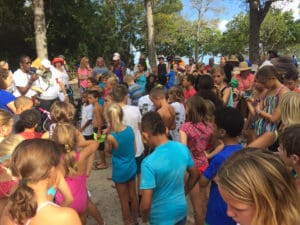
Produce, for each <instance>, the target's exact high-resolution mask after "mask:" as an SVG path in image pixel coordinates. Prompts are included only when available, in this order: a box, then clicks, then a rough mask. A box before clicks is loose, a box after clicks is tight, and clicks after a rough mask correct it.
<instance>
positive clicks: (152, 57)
mask: <svg viewBox="0 0 300 225" xmlns="http://www.w3.org/2000/svg"><path fill="white" fill-rule="evenodd" d="M145 8H146V13H147V27H148V57H149V62H150V66H151V69H152V71H155V69H156V67H157V63H156V49H155V42H154V22H153V13H152V5H151V0H145Z"/></svg>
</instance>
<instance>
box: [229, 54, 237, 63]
mask: <svg viewBox="0 0 300 225" xmlns="http://www.w3.org/2000/svg"><path fill="white" fill-rule="evenodd" d="M238 61H239V60H238V58H237V57H236V56H235V55H231V56H230V57H229V59H228V62H238Z"/></svg>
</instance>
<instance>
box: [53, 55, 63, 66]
mask: <svg viewBox="0 0 300 225" xmlns="http://www.w3.org/2000/svg"><path fill="white" fill-rule="evenodd" d="M55 63H61V64H64V63H65V60H64V59H63V58H60V57H55V58H54V59H53V60H52V65H55Z"/></svg>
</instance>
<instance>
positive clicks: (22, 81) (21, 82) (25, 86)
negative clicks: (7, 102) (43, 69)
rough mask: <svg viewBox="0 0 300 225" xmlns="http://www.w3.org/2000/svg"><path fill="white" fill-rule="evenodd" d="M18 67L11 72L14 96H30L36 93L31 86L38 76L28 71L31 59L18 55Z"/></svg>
mask: <svg viewBox="0 0 300 225" xmlns="http://www.w3.org/2000/svg"><path fill="white" fill-rule="evenodd" d="M19 63H20V68H19V69H18V70H16V71H15V72H14V74H13V82H14V86H15V91H14V93H13V94H14V96H16V97H19V96H27V97H30V98H31V97H32V96H34V95H36V94H37V93H36V92H35V91H33V90H32V89H31V88H32V87H33V86H34V85H36V82H35V81H36V80H37V79H38V76H37V75H36V74H34V73H32V72H30V66H31V59H30V57H29V56H21V57H20V61H19Z"/></svg>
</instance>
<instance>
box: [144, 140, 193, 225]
mask: <svg viewBox="0 0 300 225" xmlns="http://www.w3.org/2000/svg"><path fill="white" fill-rule="evenodd" d="M192 166H194V162H193V159H192V157H191V155H190V151H189V149H188V148H187V147H186V146H185V145H183V144H181V143H179V142H175V141H168V142H167V143H165V144H162V145H160V146H158V147H156V148H155V150H154V151H153V152H152V153H151V154H150V155H149V156H147V157H146V158H145V159H144V160H143V162H142V172H141V184H140V189H152V190H153V194H152V204H151V211H150V224H151V225H157V224H159V225H174V224H176V223H177V222H179V221H180V220H182V219H183V218H184V217H185V216H186V212H187V203H186V198H185V193H184V176H185V174H186V170H187V169H188V168H190V167H192Z"/></svg>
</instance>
